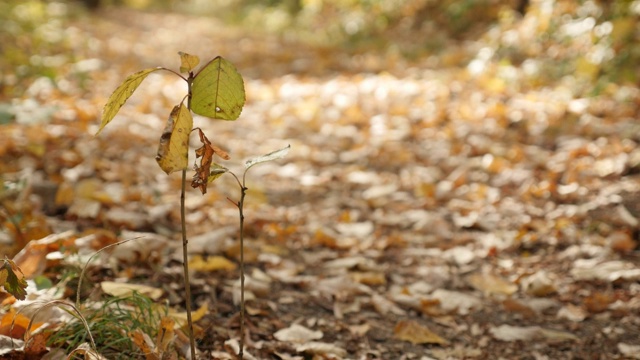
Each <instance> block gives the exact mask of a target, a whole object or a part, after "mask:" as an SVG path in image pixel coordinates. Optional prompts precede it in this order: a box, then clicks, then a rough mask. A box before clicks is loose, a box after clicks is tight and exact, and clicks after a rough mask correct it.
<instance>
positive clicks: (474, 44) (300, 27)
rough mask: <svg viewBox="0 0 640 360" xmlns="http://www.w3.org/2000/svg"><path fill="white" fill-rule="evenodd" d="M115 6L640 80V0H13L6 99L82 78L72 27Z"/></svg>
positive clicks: (595, 86) (1, 19) (580, 76)
mask: <svg viewBox="0 0 640 360" xmlns="http://www.w3.org/2000/svg"><path fill="white" fill-rule="evenodd" d="M114 6H125V7H130V8H134V9H144V10H146V11H179V12H184V13H192V14H198V15H204V16H211V17H217V18H220V19H221V20H223V21H225V22H226V23H228V24H229V25H230V26H239V27H242V28H244V29H246V30H247V31H256V32H261V33H264V32H267V33H271V34H274V35H277V36H281V37H283V38H286V39H287V40H293V41H297V42H303V43H306V44H312V45H314V46H322V47H327V48H329V49H332V48H333V49H339V50H341V51H347V52H351V53H354V54H357V53H362V52H371V51H375V52H380V53H382V54H384V55H387V56H388V55H392V56H398V57H403V58H406V59H409V60H415V61H418V60H424V59H430V64H431V65H433V66H460V67H464V66H467V67H468V68H469V70H470V71H471V72H478V71H485V70H487V69H494V70H495V69H500V70H499V71H503V72H504V71H507V72H508V71H509V68H510V67H513V66H517V67H522V68H523V69H524V71H525V72H526V73H527V74H528V75H529V76H530V80H531V84H533V85H544V84H545V83H547V82H550V81H556V80H558V79H562V78H563V77H566V76H571V77H573V78H574V80H575V81H577V82H579V83H581V84H582V85H583V86H582V87H581V88H582V89H583V90H584V91H586V93H587V94H592V95H593V94H598V93H600V92H602V91H606V89H607V86H608V85H609V84H612V83H618V84H620V83H626V84H630V85H636V84H637V83H638V81H639V79H640V74H639V72H640V70H639V69H640V67H639V66H638V63H639V60H640V47H639V46H638V39H639V38H640V25H639V18H640V0H618V1H607V0H600V1H594V0H586V1H568V0H530V1H527V0H508V1H505V0H217V1H211V0H161V1H152V0H83V1H71V0H66V1H52V0H46V1H45V0H7V1H3V2H2V3H1V4H0V23H1V24H2V31H1V32H0V44H1V45H0V46H1V47H2V49H1V50H2V54H3V59H2V62H0V71H1V72H2V80H1V83H0V86H1V87H2V88H1V93H2V95H3V96H15V95H17V94H19V93H20V91H19V90H20V89H23V87H21V86H19V84H21V83H23V82H24V81H25V80H27V79H28V78H31V77H33V76H34V75H37V76H46V77H50V78H55V76H56V74H57V72H59V71H60V69H61V68H64V67H68V66H72V67H73V66H75V67H79V68H72V69H71V70H72V73H82V71H83V68H82V62H80V64H81V65H78V61H80V60H81V57H82V51H81V50H82V49H83V48H86V47H87V46H91V44H90V43H88V44H87V43H84V44H79V43H78V41H79V39H78V38H77V37H75V36H74V28H73V27H72V26H68V22H69V21H71V20H72V19H74V18H76V17H78V16H87V15H88V14H90V12H89V11H88V10H87V9H90V10H91V11H95V12H99V11H103V10H104V9H108V8H110V7H114ZM74 64H75V65H74ZM84 65H86V64H84ZM74 71H75V72H74ZM496 71H497V70H496ZM16 86H17V87H18V91H16Z"/></svg>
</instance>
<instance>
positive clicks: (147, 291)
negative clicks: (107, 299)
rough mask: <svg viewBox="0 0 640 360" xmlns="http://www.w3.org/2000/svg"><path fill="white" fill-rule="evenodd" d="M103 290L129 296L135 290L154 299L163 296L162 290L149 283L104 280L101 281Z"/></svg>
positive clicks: (107, 292) (115, 294) (112, 293)
mask: <svg viewBox="0 0 640 360" xmlns="http://www.w3.org/2000/svg"><path fill="white" fill-rule="evenodd" d="M100 287H101V288H102V291H104V292H105V293H106V294H109V295H111V296H128V295H131V294H132V293H133V292H134V291H137V292H139V293H140V294H142V295H146V296H148V297H150V298H151V299H153V300H158V299H159V298H160V296H162V290H161V289H158V288H154V287H151V286H147V285H139V284H126V283H119V282H113V281H103V282H101V283H100Z"/></svg>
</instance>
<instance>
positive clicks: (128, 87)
mask: <svg viewBox="0 0 640 360" xmlns="http://www.w3.org/2000/svg"><path fill="white" fill-rule="evenodd" d="M160 69H162V68H160V67H157V68H153V69H146V70H142V71H138V72H137V73H135V74H132V75H129V77H127V78H126V79H125V80H124V82H122V84H120V86H118V88H117V89H116V90H115V91H114V92H113V93H112V94H111V96H110V97H109V100H108V101H107V104H106V105H105V106H104V109H103V110H102V123H101V124H100V129H98V132H97V133H96V136H97V135H98V134H100V132H101V131H102V129H104V127H105V126H107V124H108V123H110V122H111V120H113V118H114V117H115V116H116V114H117V113H118V111H120V108H121V107H122V105H124V103H125V102H127V100H128V99H129V97H131V95H133V92H134V91H136V89H137V88H138V86H139V85H140V83H141V82H142V80H144V79H145V78H146V77H147V76H148V75H149V74H151V73H152V72H154V71H156V70H160Z"/></svg>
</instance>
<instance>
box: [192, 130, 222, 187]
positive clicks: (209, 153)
mask: <svg viewBox="0 0 640 360" xmlns="http://www.w3.org/2000/svg"><path fill="white" fill-rule="evenodd" d="M198 132H199V135H200V141H201V142H202V146H201V147H199V148H198V149H196V159H198V158H202V159H200V166H198V165H195V169H194V170H195V172H196V173H195V174H194V175H193V180H192V181H191V187H193V188H194V189H195V188H199V189H200V191H201V192H202V194H206V193H207V184H209V182H211V181H213V180H215V179H216V178H217V177H219V176H220V175H222V174H223V173H224V172H226V171H224V172H220V169H224V168H223V167H222V166H220V165H217V164H216V171H214V172H213V173H212V172H211V167H212V166H213V155H214V154H217V155H218V156H220V157H221V158H223V159H225V160H229V158H230V157H229V154H228V153H227V152H226V151H224V150H222V149H220V148H219V147H217V146H215V145H211V141H209V139H208V138H207V136H206V135H205V134H204V133H203V132H202V130H201V129H199V128H198ZM211 176H213V178H212V179H210V177H211Z"/></svg>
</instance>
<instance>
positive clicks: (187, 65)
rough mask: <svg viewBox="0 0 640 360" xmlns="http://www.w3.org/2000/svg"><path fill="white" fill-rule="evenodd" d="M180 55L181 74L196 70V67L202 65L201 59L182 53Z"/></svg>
mask: <svg viewBox="0 0 640 360" xmlns="http://www.w3.org/2000/svg"><path fill="white" fill-rule="evenodd" d="M178 55H180V72H181V73H188V72H190V71H191V70H193V69H195V67H196V66H198V64H199V63H200V58H199V57H197V56H195V55H191V54H187V53H184V52H182V51H180V52H178Z"/></svg>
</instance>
